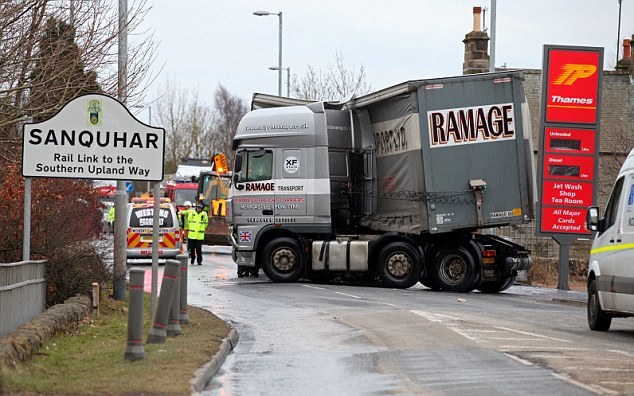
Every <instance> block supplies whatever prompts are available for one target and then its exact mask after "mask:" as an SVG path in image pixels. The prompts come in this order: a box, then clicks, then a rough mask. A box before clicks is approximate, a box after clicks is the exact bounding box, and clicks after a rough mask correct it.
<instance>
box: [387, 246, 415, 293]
mask: <svg viewBox="0 0 634 396" xmlns="http://www.w3.org/2000/svg"><path fill="white" fill-rule="evenodd" d="M376 264H377V272H378V274H379V277H380V278H381V280H382V282H383V286H385V287H394V288H397V289H407V288H408V287H412V286H414V285H415V284H416V283H417V282H418V280H419V279H420V276H421V272H422V263H421V259H420V257H419V256H418V253H417V252H416V249H414V248H413V247H412V246H410V245H408V244H407V243H404V242H392V243H389V244H387V245H386V246H385V247H383V248H382V249H381V250H380V251H379V256H378V257H377V261H376Z"/></svg>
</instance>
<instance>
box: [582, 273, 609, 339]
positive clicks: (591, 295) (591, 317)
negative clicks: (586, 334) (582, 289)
mask: <svg viewBox="0 0 634 396" xmlns="http://www.w3.org/2000/svg"><path fill="white" fill-rule="evenodd" d="M611 324H612V317H611V316H610V315H608V314H607V313H605V311H604V310H602V309H601V303H600V302H599V290H598V289H597V281H596V280H593V281H592V282H590V286H588V326H590V329H592V330H596V331H608V330H609V329H610V325H611Z"/></svg>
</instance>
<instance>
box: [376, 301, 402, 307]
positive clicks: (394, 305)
mask: <svg viewBox="0 0 634 396" xmlns="http://www.w3.org/2000/svg"><path fill="white" fill-rule="evenodd" d="M379 304H383V305H387V306H389V307H394V308H400V306H398V305H396V304H390V303H386V302H379Z"/></svg>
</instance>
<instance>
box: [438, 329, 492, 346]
mask: <svg viewBox="0 0 634 396" xmlns="http://www.w3.org/2000/svg"><path fill="white" fill-rule="evenodd" d="M447 328H448V329H449V330H451V331H453V332H455V333H457V334H460V335H461V336H463V337H464V338H466V339H468V340H471V341H473V342H477V343H481V342H488V341H487V340H480V339H477V338H473V337H471V336H469V335H467V334H465V333H466V332H465V331H463V330H462V329H459V328H457V327H447Z"/></svg>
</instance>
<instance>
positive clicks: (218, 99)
mask: <svg viewBox="0 0 634 396" xmlns="http://www.w3.org/2000/svg"><path fill="white" fill-rule="evenodd" d="M214 110H215V111H214V126H213V140H212V147H213V148H214V151H215V152H221V153H225V154H226V155H227V158H233V155H231V152H232V149H231V146H232V142H233V137H234V136H235V135H236V130H237V129H238V124H239V123H240V120H241V119H242V117H244V115H245V114H246V113H247V111H248V108H247V105H246V104H245V103H244V101H243V100H242V99H240V98H239V97H237V96H235V95H231V94H230V93H229V91H227V89H226V88H225V87H223V86H222V85H220V84H218V88H217V89H216V91H215V93H214Z"/></svg>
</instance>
